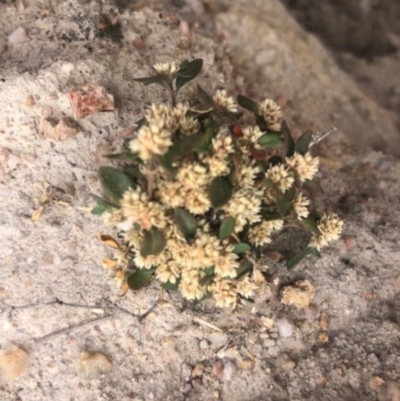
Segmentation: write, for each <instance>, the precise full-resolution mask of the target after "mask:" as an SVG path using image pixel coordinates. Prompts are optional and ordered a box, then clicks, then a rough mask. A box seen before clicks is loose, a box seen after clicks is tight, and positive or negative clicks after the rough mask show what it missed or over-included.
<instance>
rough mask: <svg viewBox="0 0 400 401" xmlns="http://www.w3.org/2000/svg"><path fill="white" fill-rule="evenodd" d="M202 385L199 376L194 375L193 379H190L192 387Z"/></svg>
mask: <svg viewBox="0 0 400 401" xmlns="http://www.w3.org/2000/svg"><path fill="white" fill-rule="evenodd" d="M202 385H203V380H201V379H200V377H196V378H195V379H193V380H192V386H193V387H194V388H198V387H201V386H202Z"/></svg>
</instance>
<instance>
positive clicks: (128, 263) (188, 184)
mask: <svg viewBox="0 0 400 401" xmlns="http://www.w3.org/2000/svg"><path fill="white" fill-rule="evenodd" d="M202 65H203V62H202V60H201V59H197V60H193V61H190V62H189V61H187V60H185V61H184V62H182V63H181V64H180V66H176V65H175V64H173V63H164V64H156V65H155V66H154V69H155V75H154V76H151V77H146V78H139V79H136V81H139V82H142V83H144V84H147V85H148V84H153V83H154V84H158V85H161V86H162V87H164V88H165V89H166V90H167V91H168V92H169V94H170V97H171V102H170V103H169V104H152V105H151V106H150V107H149V108H148V109H147V110H146V113H145V117H144V118H143V119H142V120H140V121H139V122H138V127H137V132H136V134H135V135H134V137H133V138H132V139H130V140H129V141H127V143H126V146H125V149H124V150H123V152H122V153H119V154H115V155H110V157H111V158H112V159H114V160H116V161H117V162H118V163H119V166H118V167H116V168H113V167H102V168H101V169H100V172H99V175H100V181H101V185H102V187H103V190H104V195H105V200H103V199H101V198H99V197H95V199H96V201H97V203H98V205H97V206H96V207H95V208H94V209H93V211H92V212H93V213H95V214H101V215H103V217H104V219H105V221H106V223H107V224H108V225H109V226H111V227H113V228H115V229H116V230H117V231H118V238H119V240H118V241H117V240H114V239H113V238H112V237H109V236H102V237H101V239H102V240H103V241H104V242H105V243H106V244H108V245H110V246H113V247H114V248H116V249H117V251H116V255H115V258H114V259H105V260H104V262H103V264H104V266H105V267H107V268H110V269H111V270H112V271H113V272H114V273H115V275H116V278H117V279H118V280H119V282H120V284H121V285H122V287H123V290H124V291H127V290H128V289H129V288H131V289H133V290H136V289H139V288H142V287H143V286H145V285H146V284H147V283H148V282H149V281H150V280H151V279H152V277H153V276H155V277H157V278H158V279H159V280H160V281H161V283H162V285H163V286H164V287H165V288H166V289H168V290H172V289H178V290H179V291H180V292H181V294H182V295H183V297H184V298H186V299H188V300H201V299H203V298H204V297H208V296H212V297H213V298H214V299H215V301H216V304H217V305H218V306H221V307H229V308H235V307H236V306H237V305H238V303H240V300H241V299H243V298H245V299H251V298H252V297H253V294H254V291H255V290H256V289H257V287H258V286H259V285H260V284H261V283H262V282H263V279H264V277H263V274H262V271H261V270H260V266H259V264H258V261H259V260H260V258H261V256H262V250H263V247H264V246H266V245H267V244H270V243H271V242H272V241H273V239H274V238H275V237H276V236H277V235H279V233H280V231H282V230H283V229H285V228H286V227H297V228H298V229H302V230H305V231H306V232H307V233H308V236H309V242H308V245H307V246H306V247H305V248H304V249H303V250H302V251H301V252H300V253H298V254H296V255H295V256H293V257H292V258H291V259H290V260H288V267H289V268H291V267H293V266H294V265H295V264H296V263H298V262H299V261H300V260H301V259H302V258H304V257H305V256H306V255H308V254H313V255H315V256H318V257H319V256H320V252H319V251H320V249H321V248H322V247H324V246H325V245H327V244H328V243H329V242H330V241H331V240H335V239H337V238H338V237H339V235H340V233H341V230H342V224H343V223H342V222H341V221H340V220H339V218H338V217H337V216H336V215H335V214H323V215H318V213H317V212H316V210H315V208H314V202H313V201H312V199H313V194H314V192H315V191H316V190H318V185H317V184H315V183H314V182H313V178H314V177H315V175H316V173H317V171H318V165H319V159H318V158H317V157H314V156H312V155H311V153H310V150H309V149H310V146H311V145H312V143H313V140H315V138H313V136H312V134H311V133H310V132H306V133H304V134H303V135H302V136H301V137H300V138H299V139H298V140H297V141H294V140H293V138H292V136H291V134H290V131H289V129H288V126H287V125H286V124H285V122H282V112H281V109H280V107H279V106H278V105H277V104H276V103H275V102H274V101H273V100H270V99H266V100H263V101H261V102H255V101H253V100H251V99H249V98H247V97H244V96H238V97H237V100H235V99H234V98H233V97H230V96H228V94H227V93H226V91H225V90H217V91H216V92H215V93H214V94H213V95H210V94H209V93H207V92H206V91H205V90H204V89H202V88H201V87H200V86H198V95H199V99H191V100H190V102H188V101H184V99H180V98H179V99H178V93H179V91H180V89H181V88H182V87H183V86H184V85H185V84H186V83H187V82H189V81H190V80H192V79H193V78H195V77H196V76H197V75H198V74H199V73H200V71H201V68H202ZM199 100H200V101H199ZM194 101H195V102H196V103H194ZM193 104H195V105H196V106H195V107H194V106H193ZM238 106H241V107H242V108H244V109H245V110H247V111H249V112H250V113H251V114H252V116H253V123H252V124H242V123H241V122H240V121H241V119H242V113H239V107H238Z"/></svg>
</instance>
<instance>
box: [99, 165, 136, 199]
mask: <svg viewBox="0 0 400 401" xmlns="http://www.w3.org/2000/svg"><path fill="white" fill-rule="evenodd" d="M99 177H100V183H101V186H102V187H103V191H104V193H105V194H106V195H107V196H108V198H109V199H110V200H111V201H112V202H114V203H116V204H119V201H120V200H121V198H122V197H123V195H124V192H125V191H126V190H127V189H129V188H131V187H134V186H135V183H134V181H133V180H132V179H131V178H130V177H129V176H128V175H126V174H125V173H123V172H122V171H120V170H117V169H115V168H112V167H101V168H100V170H99Z"/></svg>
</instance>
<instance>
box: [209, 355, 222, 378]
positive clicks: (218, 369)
mask: <svg viewBox="0 0 400 401" xmlns="http://www.w3.org/2000/svg"><path fill="white" fill-rule="evenodd" d="M211 372H212V374H213V375H215V376H217V377H222V374H223V373H224V364H223V363H222V361H221V359H217V360H216V361H215V362H214V363H213V365H212V369H211Z"/></svg>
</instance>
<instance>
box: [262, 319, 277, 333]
mask: <svg viewBox="0 0 400 401" xmlns="http://www.w3.org/2000/svg"><path fill="white" fill-rule="evenodd" d="M262 323H263V325H264V326H265V327H266V328H267V329H268V330H273V329H274V328H275V322H274V319H271V318H269V317H263V318H262Z"/></svg>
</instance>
